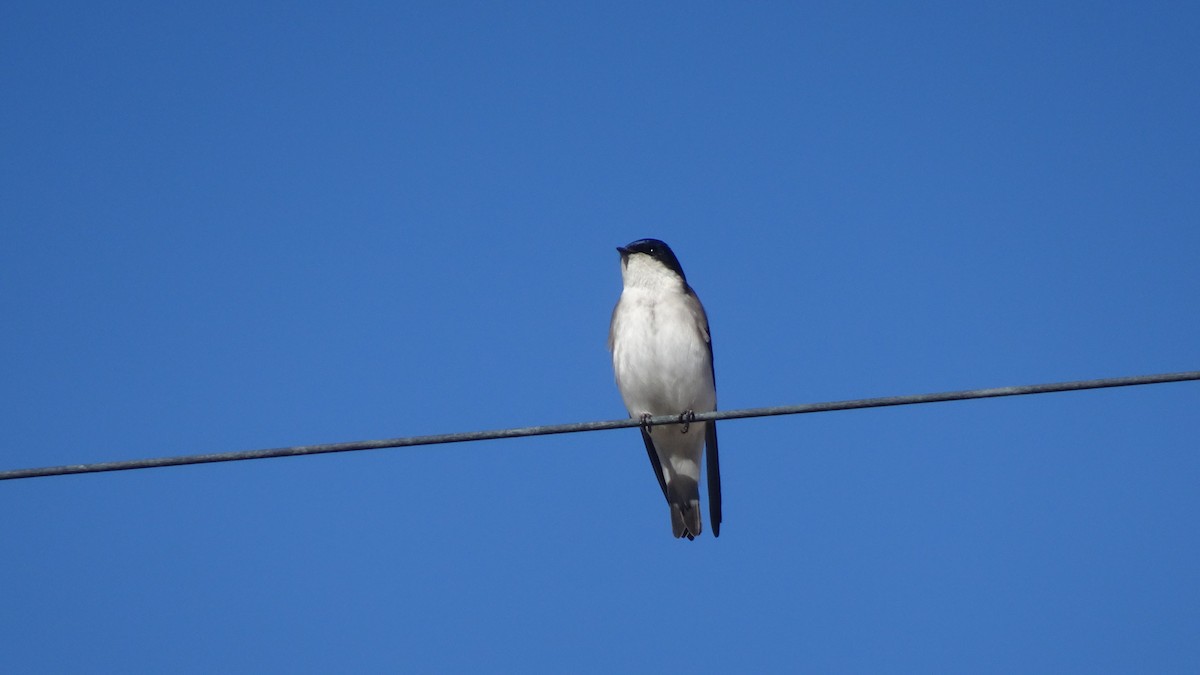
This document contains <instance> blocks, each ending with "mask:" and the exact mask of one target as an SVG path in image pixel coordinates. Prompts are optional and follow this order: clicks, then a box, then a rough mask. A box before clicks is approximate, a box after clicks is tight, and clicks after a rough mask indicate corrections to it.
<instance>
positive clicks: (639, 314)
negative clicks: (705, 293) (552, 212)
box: [608, 239, 721, 539]
mask: <svg viewBox="0 0 1200 675" xmlns="http://www.w3.org/2000/svg"><path fill="white" fill-rule="evenodd" d="M617 252H618V253H620V254H621V279H622V282H623V288H622V290H621V298H620V300H618V301H617V306H616V307H615V308H614V309H613V314H612V323H611V324H610V325H609V330H608V348H609V350H610V351H611V352H612V361H613V372H614V374H615V375H616V380H617V389H619V390H620V392H621V398H622V400H623V401H624V402H625V409H626V410H627V411H629V416H630V417H633V418H638V419H641V420H642V421H643V422H646V421H648V420H649V419H650V418H651V417H655V416H660V415H672V416H676V417H678V418H679V423H678V424H666V425H657V426H653V427H651V426H649V425H648V424H643V425H642V428H641V432H642V440H643V441H644V442H645V445H646V454H647V455H649V457H650V464H651V465H652V466H653V467H654V473H655V476H657V478H658V485H659V487H661V488H662V492H663V496H664V497H665V498H666V500H667V505H668V506H669V507H670V509H671V531H672V532H673V533H674V535H675V537H676V538H679V537H687V538H688V539H695V538H696V536H697V535H699V534H700V531H701V524H700V460H701V457H702V456H703V457H705V458H706V459H707V472H708V507H709V522H710V523H711V525H712V531H713V536H714V537H716V536H719V535H720V532H721V469H720V464H719V460H718V456H717V425H716V422H696V421H694V416H695V414H696V413H701V412H709V411H713V410H716V409H717V387H716V378H715V375H714V371H713V352H712V336H711V335H710V333H709V329H708V316H707V315H706V314H705V312H704V306H703V305H701V304H700V298H698V297H697V296H696V292H695V291H693V290H692V287H691V286H689V285H688V282H687V277H685V276H684V274H683V268H682V267H681V266H680V264H679V259H678V258H676V257H675V253H674V252H673V251H671V247H670V246H667V244H666V243H664V242H662V241H659V240H658V239H639V240H637V241H635V242H633V243H630V244H627V245H625V246H618V247H617Z"/></svg>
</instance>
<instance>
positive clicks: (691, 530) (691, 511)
mask: <svg viewBox="0 0 1200 675" xmlns="http://www.w3.org/2000/svg"><path fill="white" fill-rule="evenodd" d="M667 502H668V503H670V505H671V531H672V532H674V533H675V538H676V539H678V538H679V537H687V538H688V539H695V538H696V536H697V535H699V534H700V485H699V484H698V483H697V482H696V481H695V480H694V479H692V478H689V477H687V476H680V475H678V474H676V475H674V476H672V477H671V480H670V482H669V483H668V485H667Z"/></svg>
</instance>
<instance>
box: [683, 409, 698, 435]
mask: <svg viewBox="0 0 1200 675" xmlns="http://www.w3.org/2000/svg"><path fill="white" fill-rule="evenodd" d="M695 421H696V413H695V411H693V410H684V411H683V412H682V413H680V415H679V422H680V423H681V424H683V430H682V431H680V432H679V433H681V434H686V433H687V432H688V428H689V427H691V426H692V422H695Z"/></svg>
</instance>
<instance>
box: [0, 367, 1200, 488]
mask: <svg viewBox="0 0 1200 675" xmlns="http://www.w3.org/2000/svg"><path fill="white" fill-rule="evenodd" d="M1189 380H1200V370H1193V371H1190V372H1184V373H1164V374H1161V375H1135V376H1132V377H1111V378H1107V379H1101V380H1080V381H1077V382H1055V383H1050V384H1029V385H1024V386H1018V387H996V388H993V389H970V390H967V391H948V392H941V393H936V394H911V395H908V396H887V397H883V398H863V399H856V400H852V401H831V402H828V403H805V404H801V405H785V406H775V407H771V408H745V409H742V410H718V411H716V412H707V413H696V418H695V421H697V422H705V421H709V420H729V419H742V418H746V417H769V416H773V415H801V414H805V413H819V412H832V411H834V410H858V409H861V408H884V407H888V406H898V405H915V404H918V403H941V402H944V401H965V400H968V399H976V398H999V397H1002V396H1025V395H1028V394H1050V393H1054V392H1062V391H1080V390H1083V389H1105V388H1109V387H1130V386H1134V385H1142V384H1163V383H1166V382H1185V381H1189ZM678 422H679V418H678V417H677V416H672V415H664V416H660V417H653V418H651V419H650V420H649V424H650V425H659V424H677V423H678ZM641 424H642V421H641V420H640V419H621V420H607V421H602V422H575V423H571V424H551V425H547V426H537V427H519V428H516V429H497V430H494V431H468V432H463V433H456V434H439V435H435V436H410V437H408V438H388V439H383V440H375V441H351V442H349V443H328V444H324V445H295V446H292V447H287V448H269V449H265V450H244V451H240V452H218V453H212V454H207V455H183V456H179V457H159V458H154V459H131V460H126V461H120V462H99V463H96V464H67V465H64V466H49V467H43V468H37V469H13V470H10V471H0V480H14V479H17V478H39V477H43V476H64V475H67V474H75V473H99V472H102V471H128V470H131V469H152V468H155V467H162V466H182V465H185V464H208V463H212V462H234V461H238V460H243V459H267V458H271V457H295V456H298V455H320V454H325V453H330V452H351V451H357V450H379V449H382V448H408V447H413V446H417V445H438V444H441V443H466V442H470V441H488V440H494V439H498V438H523V437H526V436H547V435H550V434H570V433H576V432H580V431H603V430H606V429H625V428H628V427H636V426H641Z"/></svg>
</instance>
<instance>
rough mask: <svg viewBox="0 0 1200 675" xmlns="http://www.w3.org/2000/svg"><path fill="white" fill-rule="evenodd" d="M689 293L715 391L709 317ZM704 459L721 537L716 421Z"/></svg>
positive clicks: (712, 519) (710, 505)
mask: <svg viewBox="0 0 1200 675" xmlns="http://www.w3.org/2000/svg"><path fill="white" fill-rule="evenodd" d="M687 293H688V295H689V296H691V298H692V300H694V302H692V303H689V304H690V305H691V308H692V314H693V316H694V317H695V320H696V325H697V326H699V327H700V328H701V331H702V334H701V337H703V338H704V341H705V342H707V343H708V368H709V372H710V373H712V382H713V389H714V390H715V389H716V387H717V371H716V368H714V367H713V347H712V333H711V332H710V331H709V328H708V315H707V314H705V312H704V305H701V304H700V298H698V297H696V292H695V291H693V290H692V289H691V287H690V286H689V287H688V289H687ZM647 442H649V437H647ZM704 458H705V460H706V462H707V470H708V471H707V472H708V519H709V522H710V523H711V524H712V531H713V536H714V537H718V536H720V535H721V460H720V457H719V453H718V451H717V423H716V422H715V421H713V422H709V423H708V426H707V430H706V431H705V434H704Z"/></svg>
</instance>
